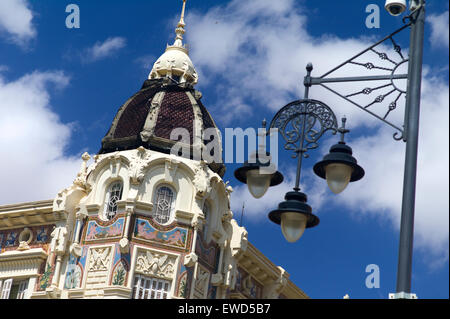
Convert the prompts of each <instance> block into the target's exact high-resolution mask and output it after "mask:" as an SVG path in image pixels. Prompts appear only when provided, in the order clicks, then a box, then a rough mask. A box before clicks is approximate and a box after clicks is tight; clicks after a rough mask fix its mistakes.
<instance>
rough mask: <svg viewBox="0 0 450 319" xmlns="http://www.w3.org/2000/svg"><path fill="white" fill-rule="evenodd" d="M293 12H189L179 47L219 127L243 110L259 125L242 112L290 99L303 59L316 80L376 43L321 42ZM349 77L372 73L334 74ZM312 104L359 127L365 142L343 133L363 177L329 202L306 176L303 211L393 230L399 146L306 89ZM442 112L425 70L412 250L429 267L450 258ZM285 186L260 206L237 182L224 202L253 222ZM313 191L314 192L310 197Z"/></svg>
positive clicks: (259, 4)
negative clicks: (332, 208) (339, 212)
mask: <svg viewBox="0 0 450 319" xmlns="http://www.w3.org/2000/svg"><path fill="white" fill-rule="evenodd" d="M269 8H270V10H268V9H269ZM301 10H302V9H301V8H297V7H296V6H294V4H293V2H292V1H290V0H280V1H269V0H257V1H256V0H249V1H242V0H239V1H237V0H235V1H232V2H230V3H229V4H228V5H226V6H221V7H216V8H213V9H211V10H209V11H208V12H207V13H206V14H204V15H200V14H197V13H195V12H190V13H188V16H187V19H186V22H187V33H186V35H187V42H188V43H189V44H190V46H191V51H190V52H191V58H192V60H193V62H194V65H195V66H196V68H197V71H198V72H199V74H200V79H199V87H200V89H201V86H210V85H211V86H212V85H214V87H216V89H217V91H218V96H219V98H218V100H217V102H215V103H214V102H213V103H212V104H211V103H210V104H209V105H208V107H209V108H212V110H213V112H214V113H216V120H221V121H222V123H223V124H225V125H226V124H230V123H233V125H239V123H240V121H241V120H242V119H243V118H244V116H243V113H242V110H244V112H245V113H244V114H245V118H248V116H251V115H254V116H256V118H255V125H257V124H258V123H259V121H260V120H261V119H260V118H258V112H256V111H255V109H252V107H251V106H250V105H260V106H263V107H265V108H266V110H270V111H272V112H275V111H277V110H278V109H279V108H281V107H282V106H283V105H285V104H287V103H288V102H290V101H292V100H294V99H298V98H299V97H300V94H299V88H301V87H302V84H303V83H302V82H303V81H302V79H303V76H304V75H305V73H306V71H305V66H306V64H307V63H308V62H313V64H314V70H313V76H318V75H322V74H323V73H324V72H326V71H328V70H330V69H331V68H332V67H335V66H337V65H339V64H340V63H342V62H343V61H345V60H347V59H348V58H350V57H352V56H353V55H355V54H356V53H357V52H360V51H362V50H363V49H365V48H366V47H368V46H369V45H371V44H372V43H373V42H375V41H374V39H369V38H365V37H360V38H350V39H343V38H338V37H336V36H333V35H331V34H328V35H324V36H322V37H320V38H315V37H312V36H311V35H309V34H308V31H307V29H306V22H307V18H306V14H305V13H304V12H302V11H301ZM439 19H440V20H439V21H440V24H439V25H443V24H442V21H441V20H442V19H443V18H442V17H440V18H439ZM435 30H436V29H435ZM441 31H442V30H441ZM447 32H448V18H447ZM406 37H407V35H406ZM447 39H448V36H447ZM447 46H448V44H447ZM381 49H382V51H386V52H388V55H389V57H391V58H395V59H396V61H399V55H398V54H396V53H393V52H392V49H388V48H387V47H384V46H383V47H381ZM381 49H380V50H381ZM405 51H407V50H406V49H404V50H403V52H402V53H403V55H404V56H407V52H405ZM371 54H373V53H371ZM368 61H371V62H372V61H375V62H376V63H377V64H379V65H380V66H384V65H386V64H383V63H388V62H387V61H384V62H383V61H381V60H380V59H379V57H377V56H376V55H373V56H372V60H370V59H366V58H364V59H362V58H361V59H360V62H368ZM405 65H406V64H405ZM445 67H448V66H445ZM403 71H405V70H403ZM366 72H367V73H366ZM370 72H371V73H370ZM402 73H403V72H402ZM355 74H358V75H367V74H379V73H375V72H374V71H373V70H372V71H368V70H365V69H364V68H362V69H361V68H360V67H358V66H351V67H346V68H345V69H343V70H342V71H339V72H337V73H336V74H333V76H349V75H355ZM217 79H219V80H217ZM213 81H214V82H213ZM403 84H405V81H403ZM330 86H331V85H330ZM365 86H368V84H367V83H362V82H361V83H352V85H348V84H346V83H344V84H335V85H334V88H339V90H340V91H342V92H346V94H348V93H352V92H355V91H358V90H361V89H362V88H364V87H365ZM378 94H380V93H378V92H377V93H376V94H375V96H364V95H362V96H361V97H360V98H358V99H359V100H358V101H359V103H360V104H361V105H367V104H368V103H370V102H371V101H373V99H374V97H376V96H377V95H378ZM310 97H311V98H314V97H319V99H320V100H322V101H323V102H325V103H327V104H328V105H329V106H330V107H332V109H333V110H334V111H335V113H336V115H337V116H338V117H340V116H342V115H344V114H345V115H346V116H347V118H348V121H347V124H348V127H349V128H350V129H355V128H358V127H359V128H363V129H365V130H364V132H365V133H364V134H365V135H364V136H360V137H359V138H355V137H354V136H353V135H352V134H350V135H349V136H348V137H347V141H348V142H349V145H350V146H351V147H352V148H353V150H354V153H355V157H356V158H357V159H358V161H359V162H360V163H361V165H362V166H363V167H364V168H365V170H366V176H365V177H364V179H363V180H361V181H359V182H358V183H355V184H350V185H349V187H348V189H347V190H346V191H344V192H343V193H342V194H340V195H339V196H333V197H330V196H328V195H327V194H330V193H329V192H325V190H324V188H323V183H322V184H318V183H317V182H315V181H314V179H312V178H311V180H308V179H307V180H306V183H305V184H306V185H308V184H309V185H311V188H310V190H308V189H306V191H305V192H306V193H307V194H316V195H315V196H314V198H310V200H309V202H310V204H311V205H312V206H314V207H317V208H319V207H320V205H323V204H324V203H326V202H327V201H332V202H333V203H337V202H338V203H340V204H342V205H344V206H345V207H347V208H349V209H348V210H346V211H348V212H350V213H352V214H359V215H361V214H368V215H369V216H372V217H374V218H375V217H379V216H381V220H383V221H384V223H385V224H387V225H389V226H390V227H393V228H394V229H396V230H398V226H399V220H400V210H401V200H402V188H403V167H404V154H405V146H404V143H403V142H397V141H394V139H393V138H392V135H393V133H394V132H395V130H394V129H393V128H391V127H389V126H386V125H384V124H383V123H382V122H381V121H378V120H377V119H375V118H373V117H372V116H371V115H369V114H367V113H365V112H363V111H361V110H359V109H358V108H356V107H355V106H353V105H351V104H350V103H348V102H345V101H344V100H342V99H340V98H339V97H337V96H335V95H333V94H332V93H330V92H328V91H327V90H325V89H323V88H320V87H316V86H315V87H313V88H312V89H311V92H310ZM389 98H391V97H389ZM404 100H405V99H404V96H403V97H402V98H401V100H399V103H398V104H399V105H398V107H397V109H396V110H395V111H392V112H391V113H390V115H389V117H388V120H390V121H392V122H393V123H394V124H395V125H397V126H398V127H401V125H402V122H403V113H404ZM389 102H391V101H388V103H386V105H381V104H380V105H379V106H378V105H377V109H380V111H379V113H377V114H378V115H380V116H381V117H383V116H384V114H385V113H386V111H387V104H389ZM448 108H449V102H448V84H447V82H446V81H445V79H439V78H432V77H431V76H430V75H429V74H428V73H427V69H426V68H425V69H424V81H423V95H422V106H421V110H422V112H421V122H420V139H419V141H420V142H419V159H418V161H419V163H418V177H417V195H416V222H415V235H416V242H415V244H416V245H415V247H418V248H422V249H424V251H426V252H427V254H428V256H431V257H432V258H430V260H431V259H432V260H433V262H436V261H439V262H441V261H445V260H448V226H449V219H448V212H449V204H448V189H449V187H448V163H449V158H448V145H449V143H448V135H449V133H448V131H449V130H448ZM280 143H281V142H280ZM281 148H282V146H281V145H280V149H281ZM327 151H328V147H324V148H323V152H327ZM291 164H292V163H291ZM292 165H294V164H292ZM302 174H305V173H303V172H302ZM303 182H305V180H303ZM292 186H293V178H292V177H290V178H288V180H287V182H285V183H284V184H282V185H281V186H278V187H275V188H273V189H271V192H270V193H268V194H266V195H265V197H263V198H262V199H259V200H253V199H252V198H251V196H250V195H249V193H248V191H247V190H245V189H243V187H244V188H245V185H244V186H242V185H241V186H237V187H236V189H235V192H234V193H233V195H232V196H233V197H232V208H233V209H234V211H235V213H236V214H237V215H239V214H240V211H241V207H242V202H243V201H244V200H245V202H246V214H247V216H251V217H252V218H253V219H256V220H257V219H258V216H263V218H267V217H266V216H267V207H274V203H279V202H280V201H281V200H282V198H283V196H284V194H285V193H286V192H287V191H288V190H290V189H291V188H292ZM325 187H326V186H325ZM312 189H314V190H315V191H314V192H312ZM317 194H318V195H317ZM317 208H315V209H317ZM319 217H320V216H319ZM439 262H438V263H439Z"/></svg>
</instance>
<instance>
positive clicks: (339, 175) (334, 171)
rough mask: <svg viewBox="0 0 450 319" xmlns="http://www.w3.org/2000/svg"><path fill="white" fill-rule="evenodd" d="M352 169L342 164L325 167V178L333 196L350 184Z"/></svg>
mask: <svg viewBox="0 0 450 319" xmlns="http://www.w3.org/2000/svg"><path fill="white" fill-rule="evenodd" d="M352 172H353V168H352V167H351V166H349V165H345V164H342V163H332V164H328V165H327V166H326V167H325V178H326V180H327V184H328V187H329V188H330V189H331V191H332V192H333V193H335V194H339V193H340V192H342V191H343V190H344V189H345V188H346V187H347V185H348V183H349V182H350V177H351V176H352Z"/></svg>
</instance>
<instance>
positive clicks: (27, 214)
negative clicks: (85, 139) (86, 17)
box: [0, 4, 307, 299]
mask: <svg viewBox="0 0 450 319" xmlns="http://www.w3.org/2000/svg"><path fill="white" fill-rule="evenodd" d="M183 17H184V4H183V12H182V15H181V19H180V22H179V23H178V26H177V28H176V39H175V42H174V43H173V45H170V46H167V48H166V51H165V53H164V54H163V55H162V56H161V57H160V58H159V59H158V60H157V61H156V62H155V64H154V66H153V69H152V70H151V72H150V74H149V77H148V80H146V81H145V82H144V84H143V86H142V88H141V90H140V91H139V92H137V93H136V94H134V95H133V96H132V97H131V98H130V99H129V100H128V101H127V102H126V103H125V104H123V106H122V107H121V108H120V109H119V110H118V112H117V114H116V116H115V118H114V120H113V122H112V125H111V127H110V129H109V131H108V133H107V134H106V136H105V137H104V138H103V140H102V147H101V149H100V151H99V153H98V154H97V155H95V156H93V158H92V159H91V156H90V155H89V154H87V153H85V154H83V156H82V164H81V169H80V171H79V173H78V174H77V176H76V179H75V180H74V182H73V184H72V185H70V186H69V187H67V188H65V189H64V190H62V191H61V192H59V193H58V194H57V196H56V198H55V199H54V200H47V201H39V202H31V203H25V204H15V205H7V206H0V246H1V251H0V293H1V295H0V299H8V298H141V299H152V298H186V299H191V298H307V296H306V295H305V294H304V293H303V292H302V291H301V290H300V289H299V288H298V287H297V286H295V285H294V284H293V283H292V282H291V281H290V280H289V274H288V273H287V272H286V271H285V270H284V269H283V268H281V267H279V266H276V265H274V264H273V263H272V262H271V261H270V260H269V259H268V258H267V257H265V256H264V255H263V254H262V253H261V252H260V251H259V250H257V249H256V248H255V247H254V246H253V245H252V244H251V243H250V242H248V239H247V231H246V230H245V228H243V227H240V226H239V225H238V224H237V222H236V221H235V220H234V219H233V213H232V212H231V210H230V193H231V192H232V188H231V187H230V186H227V183H225V182H224V181H223V180H222V177H223V174H224V172H225V167H224V165H223V164H221V163H216V162H206V161H203V160H197V159H195V158H194V157H193V156H179V155H180V154H179V153H174V152H173V151H172V152H171V150H173V148H174V146H176V145H181V146H182V147H183V148H184V149H187V150H189V151H190V153H192V154H195V152H198V151H201V150H203V149H204V148H205V144H206V143H205V142H206V141H205V140H203V136H204V134H203V133H204V132H205V130H209V132H213V133H214V132H216V137H219V136H220V133H219V131H218V129H217V127H216V125H215V123H214V120H213V119H212V117H211V115H210V114H209V113H208V111H207V110H206V108H205V107H204V106H203V104H202V102H201V97H202V95H201V93H200V92H199V91H197V90H195V89H194V86H195V84H196V83H197V80H198V77H197V73H196V71H195V68H194V66H193V64H192V61H191V60H190V58H189V56H188V50H187V49H186V47H185V46H184V45H183V42H182V40H183V34H184V26H185V25H184V21H183ZM175 128H178V129H180V128H181V129H182V132H187V133H189V136H190V138H189V139H187V140H186V139H185V140H182V141H181V142H180V141H178V139H176V140H174V139H173V136H171V133H172V132H173V129H175ZM213 135H214V134H213ZM171 137H172V138H171ZM176 143H178V144H176ZM217 143H219V147H218V148H216V149H215V150H214V152H219V153H220V152H221V146H220V138H217ZM215 155H219V154H215ZM220 157H221V154H220Z"/></svg>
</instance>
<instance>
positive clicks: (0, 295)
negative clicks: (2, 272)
mask: <svg viewBox="0 0 450 319" xmlns="http://www.w3.org/2000/svg"><path fill="white" fill-rule="evenodd" d="M27 288H28V279H27V280H21V281H17V282H14V283H13V280H12V279H5V280H0V299H24V298H25V293H26V292H27Z"/></svg>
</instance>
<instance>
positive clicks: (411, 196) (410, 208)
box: [304, 0, 425, 299]
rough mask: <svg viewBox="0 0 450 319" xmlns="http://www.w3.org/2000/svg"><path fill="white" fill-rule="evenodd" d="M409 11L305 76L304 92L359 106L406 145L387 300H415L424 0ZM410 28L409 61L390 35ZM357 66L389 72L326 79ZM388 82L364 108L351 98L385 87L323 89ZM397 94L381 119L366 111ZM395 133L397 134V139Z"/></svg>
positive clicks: (414, 4)
mask: <svg viewBox="0 0 450 319" xmlns="http://www.w3.org/2000/svg"><path fill="white" fill-rule="evenodd" d="M411 4H412V6H411V8H413V9H412V10H413V12H412V13H411V14H410V15H409V16H408V17H407V18H408V19H409V23H408V24H406V25H404V26H403V27H401V28H400V29H398V30H397V31H395V32H393V33H392V34H390V35H388V36H387V37H385V38H384V39H382V40H381V41H379V42H377V43H375V44H373V45H372V46H370V47H369V48H367V49H366V50H364V51H362V52H360V53H358V54H357V55H355V56H353V57H352V58H350V59H349V60H347V61H345V62H343V63H342V64H340V65H339V66H337V67H335V68H334V69H332V70H331V71H329V72H327V73H325V74H324V75H322V76H320V77H311V76H310V73H311V72H310V71H309V72H308V74H307V75H306V76H305V81H304V85H305V89H309V87H310V86H312V85H320V86H322V87H323V88H326V89H327V90H329V91H330V92H332V93H334V94H336V95H338V96H340V97H341V98H343V99H345V100H347V101H348V102H350V103H352V104H353V105H355V106H357V107H359V108H360V109H361V110H363V111H365V112H367V113H369V114H371V115H372V116H374V117H376V118H378V119H379V120H381V121H382V122H384V123H385V124H388V125H390V126H391V127H393V128H395V129H397V130H398V131H399V132H397V133H395V134H394V139H396V140H403V141H405V142H406V152H405V166H404V176H403V195H402V213H401V222H400V240H399V253H398V266H397V286H396V293H395V294H390V296H389V297H390V298H393V299H405V298H407V299H412V298H416V296H415V295H414V294H411V274H412V271H411V270H412V253H413V239H414V209H415V196H416V175H417V149H418V137H419V115H420V95H421V83H422V60H423V40H424V26H425V0H411ZM408 26H409V27H410V43H409V58H408V59H406V58H405V57H404V56H403V55H402V53H401V48H400V46H399V45H398V44H397V43H396V42H395V40H394V38H393V37H394V35H396V34H398V33H399V32H401V31H402V30H404V29H405V28H407V27H408ZM385 41H390V42H392V44H393V46H394V51H395V52H396V53H397V54H398V55H399V56H400V57H401V61H400V62H398V63H397V62H394V61H393V60H392V59H390V58H389V57H388V56H387V54H385V53H383V52H381V51H380V50H381V49H379V48H378V46H379V45H380V44H381V43H384V42H385ZM367 52H372V53H376V54H377V55H378V56H379V58H381V59H382V60H388V61H390V62H391V63H394V64H395V67H394V69H389V68H384V67H380V66H377V65H375V64H373V63H365V64H363V63H361V62H359V61H358V60H357V58H359V57H361V56H363V55H364V54H365V53H367ZM405 62H408V73H407V74H395V70H396V69H397V68H398V67H399V65H401V64H402V63H405ZM348 64H353V65H355V64H356V65H361V66H364V67H366V68H368V69H382V70H387V71H391V74H388V75H373V76H358V77H355V76H350V77H338V78H336V77H335V78H329V77H328V75H330V74H331V73H333V72H335V71H336V70H338V69H340V68H342V67H343V66H345V65H348ZM396 79H407V87H406V91H403V90H401V89H399V88H398V87H396V86H395V85H394V84H393V80H396ZM380 80H390V81H391V85H392V86H393V87H394V89H392V90H391V92H389V93H387V94H384V95H383V94H381V95H379V96H378V97H377V98H376V99H375V100H374V101H373V102H372V103H370V104H368V105H365V106H363V105H360V104H359V103H357V102H355V101H354V100H352V99H351V97H352V96H357V95H361V94H370V93H371V92H374V91H376V90H378V89H380V88H382V87H385V86H387V85H381V86H378V87H368V88H366V89H364V90H362V91H358V92H355V93H353V94H349V95H343V94H341V93H339V92H337V91H336V90H335V89H332V88H330V87H329V86H327V83H339V82H359V81H367V82H372V81H374V82H375V81H380ZM395 90H396V91H397V92H398V94H399V95H398V97H397V98H396V99H395V100H393V101H392V102H391V103H390V104H389V110H388V112H387V113H386V114H385V116H384V117H381V116H379V115H377V114H376V113H374V112H372V111H370V110H369V108H370V106H371V105H373V104H376V103H381V102H382V101H383V100H385V98H387V97H388V96H389V94H391V93H392V92H394V91H395ZM402 94H406V108H405V117H404V123H403V129H401V128H400V127H398V126H396V125H394V124H393V123H391V122H390V121H388V120H387V116H388V115H389V114H390V112H391V111H393V110H394V109H395V108H396V107H397V101H398V99H399V98H400V96H401V95H402ZM398 133H401V134H400V136H399V137H398V135H399V134H398Z"/></svg>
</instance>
